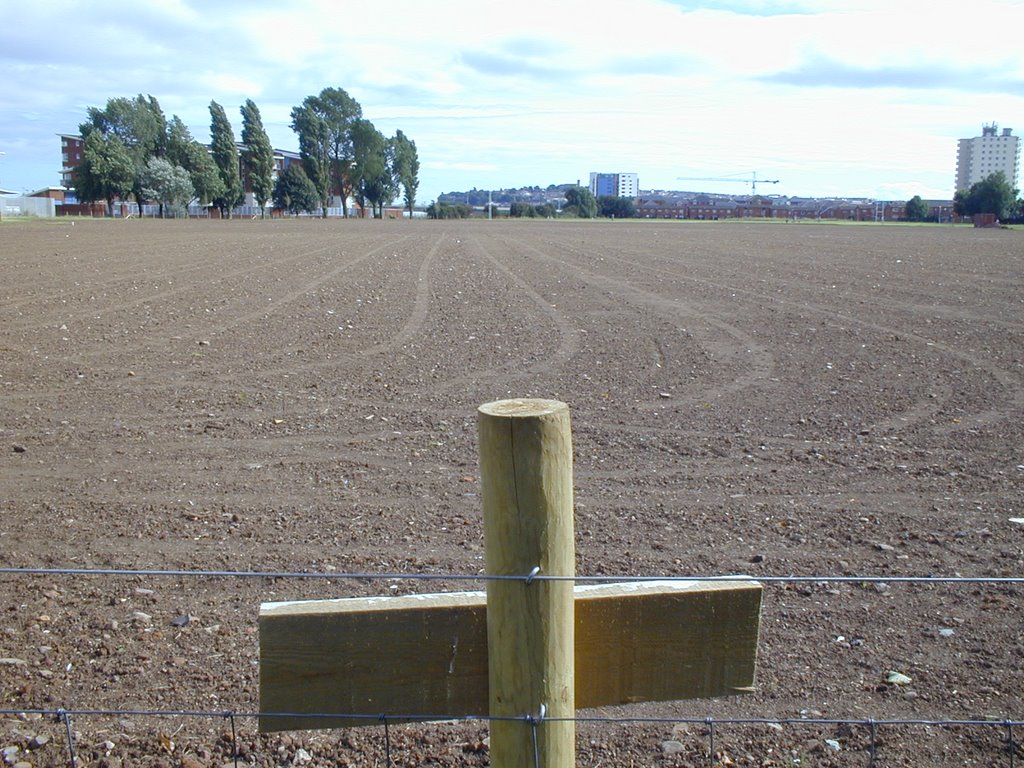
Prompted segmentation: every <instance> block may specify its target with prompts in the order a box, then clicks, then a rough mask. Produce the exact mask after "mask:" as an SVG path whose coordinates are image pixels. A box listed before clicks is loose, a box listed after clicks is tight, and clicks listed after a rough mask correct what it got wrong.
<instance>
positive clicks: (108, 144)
mask: <svg viewBox="0 0 1024 768" xmlns="http://www.w3.org/2000/svg"><path fill="white" fill-rule="evenodd" d="M135 176H136V174H135V163H133V162H132V158H131V155H130V154H129V153H128V150H127V149H126V148H125V146H124V144H123V143H122V142H121V139H119V138H118V137H117V136H104V135H103V134H102V133H100V132H99V131H93V132H91V133H89V135H88V136H86V137H85V142H84V146H83V147H82V160H81V162H80V163H79V164H78V165H77V166H75V170H74V174H73V177H72V178H73V183H74V185H75V193H76V194H77V195H78V199H79V200H81V201H82V202H85V203H92V202H95V201H97V200H103V201H105V202H106V204H107V215H108V216H111V215H113V208H114V199H115V198H120V199H122V200H123V199H125V198H127V197H128V194H129V193H130V192H131V190H132V185H133V184H134V182H135Z"/></svg>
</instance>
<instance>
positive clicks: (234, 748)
mask: <svg viewBox="0 0 1024 768" xmlns="http://www.w3.org/2000/svg"><path fill="white" fill-rule="evenodd" d="M224 716H225V717H226V718H228V719H229V720H230V721H231V761H232V762H233V763H234V765H235V768H238V729H237V727H236V726H235V713H234V712H226V713H225V714H224Z"/></svg>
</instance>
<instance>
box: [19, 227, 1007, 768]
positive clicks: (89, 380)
mask: <svg viewBox="0 0 1024 768" xmlns="http://www.w3.org/2000/svg"><path fill="white" fill-rule="evenodd" d="M0 278H2V284H0V504H2V519H0V565H2V566H4V567H6V568H13V567H17V568H28V567H44V568H117V569H190V570H194V569H201V570H246V571H316V572H331V571H334V572H346V573H349V572H357V573H390V572H403V573H410V572H411V573H430V574H475V573H478V572H480V570H481V568H482V556H483V548H482V539H483V533H482V525H481V520H480V507H479V499H478V497H477V488H478V474H477V469H476V466H477V459H476V421H475V409H476V407H477V406H478V405H480V404H481V403H484V402H487V401H490V400H495V399H501V398H505V397H510V396H540V397H550V398H557V399H562V400H565V401H566V402H568V403H569V404H570V406H571V407H572V413H573V425H574V439H575V452H576V486H577V487H576V499H577V523H576V525H577V532H576V537H577V552H578V555H577V559H578V573H579V574H581V575H588V574H589V575H593V574H629V575H648V576H656V575H665V576H679V575H712V574H727V573H737V572H740V573H744V572H745V573H751V574H753V575H754V576H765V575H774V576H784V575H792V574H800V575H813V576H819V575H820V576H822V577H826V576H839V575H855V576H883V577H892V576H897V575H908V576H927V575H936V576H953V575H962V576H976V577H1007V576H1014V577H1016V576H1022V575H1024V569H1022V567H1021V565H1022V560H1024V526H1021V525H1019V524H1017V523H1015V522H1013V521H1012V520H1011V518H1015V517H1017V516H1021V517H1024V426H1022V417H1024V239H1022V236H1021V234H1020V233H1019V232H1012V231H1002V230H986V231H981V230H972V229H961V228H913V227H902V226H894V225H887V226H835V225H832V226H826V225H820V226H819V225H797V224H792V225H781V224H779V225H758V224H739V223H718V224H676V223H651V222H645V223H625V222H614V223H597V222H594V223H579V224H573V223H560V222H549V223H529V224H527V223H522V224H519V223H515V222H513V223H505V222H493V223H489V222H460V223H445V222H327V223H325V222H320V221H312V220H311V221H299V222H294V221H286V222H280V221H275V222H272V223H271V222H249V221H245V222H237V221H236V222H167V223H164V222H148V221H147V222H90V221H79V222H75V223H74V224H73V223H72V222H70V221H58V222H54V223H43V224H10V223H4V224H3V225H2V226H0ZM392 586H396V585H395V583H394V582H381V581H376V580H368V579H362V580H345V581H332V582H325V581H314V580H299V579H291V578H275V579H241V578H194V577H156V576H101V575H73V576H72V575H24V574H5V575H3V576H2V579H0V607H2V614H0V615H2V618H0V657H2V661H0V696H2V703H0V708H2V709H4V710H6V711H7V714H5V715H4V716H3V721H2V722H0V748H4V747H17V750H9V751H8V752H7V755H9V757H10V759H9V761H8V762H17V761H18V760H22V761H25V762H26V763H27V764H30V765H34V766H45V765H67V764H68V751H69V750H68V742H67V738H66V736H65V731H64V725H63V724H62V723H61V722H58V721H57V719H56V718H55V717H54V716H53V715H52V714H43V715H36V714H33V713H32V712H31V710H46V711H48V712H52V711H53V710H55V709H58V708H65V709H73V710H124V711H131V712H132V713H131V714H119V715H109V714H95V715H91V714H77V715H75V717H74V719H73V721H72V727H73V730H74V731H75V733H76V736H77V738H76V742H75V749H76V751H77V755H78V758H79V762H80V764H81V765H86V766H107V767H108V768H114V767H116V766H129V765H131V766H136V765H141V766H179V765H181V766H189V767H190V768H194V767H195V766H221V765H223V764H230V763H232V759H231V751H232V743H231V723H230V722H229V720H228V719H226V718H218V717H183V716H175V717H167V716H163V717H152V716H147V715H144V714H140V712H141V711H145V710H160V711H167V710H188V711H212V712H232V711H234V712H240V713H252V712H254V711H256V710H257V709H258V690H257V686H258V674H259V669H258V666H257V657H258V648H257V634H256V613H257V610H258V607H259V604H260V602H261V601H263V600H281V599H296V598H303V597H321V596H355V595H369V594H376V593H381V592H384V593H387V592H389V589H390V587H392ZM474 586H477V587H478V586H479V585H474ZM465 588H467V587H466V585H465V582H454V581H442V582H440V583H438V582H422V581H403V582H400V583H398V584H397V590H394V589H390V592H391V593H395V592H396V591H397V592H398V593H406V592H417V591H439V590H447V589H453V590H458V589H465ZM1019 593H1020V587H1019V586H1015V585H1013V584H991V583H989V584H985V583H981V584H978V583H958V584H947V583H934V584H922V583H910V584H906V583H899V582H891V583H888V584H879V583H876V582H867V581H865V582H860V581H855V582H841V583H836V582H828V581H825V580H822V581H815V582H809V583H788V582H782V583H778V582H771V583H767V584H766V586H765V597H764V608H763V615H762V626H761V642H760V651H759V654H760V655H759V663H758V679H757V688H756V692H755V693H753V694H751V695H748V696H743V697H733V698H728V699H721V700H714V701H690V702H679V703H670V704H657V705H654V704H646V705H638V706H635V707H627V708H623V709H621V710H607V711H602V712H600V713H597V714H601V715H610V716H613V717H623V718H624V717H640V718H654V719H656V718H667V719H668V720H666V721H664V722H662V721H658V720H654V721H648V722H641V723H633V722H602V723H593V724H582V725H581V726H580V728H579V738H578V742H579V764H580V765H584V766H594V768H596V766H599V765H600V766H611V765H615V766H626V765H658V766H688V765H706V764H708V754H707V753H708V751H709V749H711V747H712V744H711V738H710V735H711V734H709V729H708V727H707V726H706V724H704V723H703V722H700V721H703V720H704V718H706V717H713V718H726V719H735V718H767V719H771V720H778V721H790V720H798V721H799V720H802V719H812V720H813V719H827V720H832V719H834V720H853V721H863V720H867V719H874V720H887V719H897V720H902V719H941V720H961V719H972V720H973V719H995V720H999V721H1002V720H1005V719H1020V718H1022V716H1024V708H1022V696H1024V672H1022V669H1021V667H1022V663H1021V662H1022V656H1024V622H1022V614H1021V602H1020V596H1019ZM186 616H190V617H191V621H190V622H189V623H188V624H187V625H185V626H175V624H174V623H172V622H174V620H175V619H180V618H182V617H186ZM147 617H148V618H147ZM178 623H182V622H180V621H179V622H178ZM940 630H942V631H940ZM950 630H952V632H950ZM890 671H898V672H901V673H903V674H905V675H907V676H908V677H909V678H910V679H911V682H910V683H909V684H906V685H894V684H890V683H888V682H887V681H886V679H887V675H888V673H889V672H890ZM19 713H20V714H19ZM672 718H676V719H679V720H685V719H696V720H697V721H698V722H697V723H695V724H685V723H684V724H676V723H673V722H671V719H672ZM235 725H236V726H237V729H238V734H237V744H238V749H239V752H240V754H241V758H240V759H239V764H243V765H259V766H287V765H292V764H295V765H302V764H305V765H366V766H370V765H383V764H384V761H385V758H386V754H385V744H384V733H383V729H381V728H379V727H375V728H368V729H357V730H348V731H336V732H330V731H327V732H318V733H312V732H298V733H291V734H286V735H267V736H260V735H258V734H257V733H256V724H255V721H254V720H253V718H251V717H244V716H240V717H238V718H236V722H235ZM388 735H389V737H390V740H391V748H392V755H391V756H392V758H393V760H394V761H395V763H396V764H399V765H462V764H465V765H484V764H486V763H487V750H486V744H485V742H484V739H485V737H486V727H485V726H484V725H483V724H463V725H446V724H441V725H430V726H394V727H392V728H391V729H390V732H389V734H388ZM33 737H35V741H33ZM47 738H48V739H49V741H48V742H47V743H40V742H46V740H47ZM830 741H832V742H834V743H829V742H830ZM835 746H838V747H839V749H838V751H835V750H834V749H833V747H835ZM870 746H871V741H870V738H869V729H868V728H866V727H863V726H861V725H842V724H839V725H835V724H815V723H805V724H792V723H789V722H786V723H785V724H784V725H782V727H781V728H779V727H777V726H771V725H763V724H762V725H756V726H751V725H735V724H716V726H715V729H714V743H713V749H714V753H715V755H714V760H715V761H716V764H721V765H731V764H736V765H750V766H792V765H801V766H809V765H812V766H840V765H843V766H845V765H857V766H863V765H868V764H869V759H870V754H869V749H870ZM875 747H876V762H875V764H876V765H878V766H897V765H899V766H903V765H907V766H909V765H941V766H953V765H968V764H969V765H979V764H984V765H1009V760H1010V757H1009V754H1008V744H1007V730H1006V728H1004V727H982V726H934V725H900V726H892V725H882V726H879V727H878V730H877V738H876V742H875ZM307 757H308V758H309V759H308V760H307ZM1018 757H1019V755H1018Z"/></svg>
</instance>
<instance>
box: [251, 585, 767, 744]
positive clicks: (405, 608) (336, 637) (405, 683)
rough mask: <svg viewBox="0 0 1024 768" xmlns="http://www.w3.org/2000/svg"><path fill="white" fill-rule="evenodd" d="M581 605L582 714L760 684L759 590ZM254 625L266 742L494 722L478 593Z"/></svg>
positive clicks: (675, 592) (338, 606)
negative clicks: (400, 725)
mask: <svg viewBox="0 0 1024 768" xmlns="http://www.w3.org/2000/svg"><path fill="white" fill-rule="evenodd" d="M531 586H535V584H534V585H531ZM575 595H576V600H575V605H576V609H575V625H576V626H575V632H576V645H575V649H576V650H575V666H576V674H575V698H576V706H577V707H578V708H581V709H584V708H593V707H601V706H609V705H616V704H627V703H633V702H640V701H671V700H676V699H692V698H705V697H710V696H723V695H732V694H736V693H744V692H747V691H748V690H749V689H750V688H751V687H752V686H753V684H754V666H755V659H756V653H757V635H758V624H759V615H760V606H761V586H760V584H758V583H756V582H754V581H740V582H735V581H710V582H709V581H683V582H679V581H671V582H631V583H626V584H603V585H595V586H589V585H588V586H579V587H576V589H575ZM259 628H260V711H261V712H262V713H263V714H261V716H260V730H262V731H280V730H297V729H306V728H309V729H315V728H339V727H352V726H358V725H374V724H376V723H377V721H376V720H373V719H369V720H367V719H360V718H353V717H351V715H354V714H370V715H375V714H387V715H388V716H389V717H390V716H394V718H395V719H394V720H393V721H392V722H403V721H412V720H417V719H424V718H426V717H432V718H434V719H438V720H443V719H449V718H455V717H463V716H484V715H487V714H488V712H489V703H488V682H487V679H488V671H487V608H486V598H485V593H483V592H458V593H451V594H440V595H417V596H402V597H374V598H349V599H341V600H311V601H301V602H292V603H265V604H264V605H262V606H261V608H260V616H259ZM274 713H288V714H287V715H284V714H274ZM312 713H329V714H330V715H332V716H330V717H315V716H313V715H312Z"/></svg>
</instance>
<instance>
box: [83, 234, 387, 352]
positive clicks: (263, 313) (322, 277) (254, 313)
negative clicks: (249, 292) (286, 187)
mask: <svg viewBox="0 0 1024 768" xmlns="http://www.w3.org/2000/svg"><path fill="white" fill-rule="evenodd" d="M404 239H405V238H399V239H397V240H394V241H389V242H387V243H384V244H383V245H381V246H379V247H377V248H374V249H372V250H370V251H367V252H364V253H363V254H362V255H360V256H357V257H355V258H353V259H351V260H349V261H345V262H342V263H341V264H338V265H336V266H334V267H333V268H332V269H330V270H328V271H327V272H324V273H321V274H319V275H317V276H316V277H315V278H313V279H311V280H308V281H306V282H304V283H302V284H301V285H299V286H298V287H297V288H295V289H294V290H291V291H288V292H287V293H285V294H283V295H282V296H281V297H275V298H274V301H273V302H271V303H270V305H269V306H263V305H261V306H260V308H259V309H254V310H251V311H249V312H246V313H243V314H241V315H235V316H234V317H232V318H231V320H229V321H228V322H217V320H218V318H213V320H212V322H213V327H212V328H211V329H210V330H207V331H202V330H198V329H194V330H192V331H191V334H192V335H193V336H204V337H207V338H210V339H212V338H215V337H216V336H218V335H223V334H224V333H225V332H227V331H229V330H231V329H232V328H235V327H237V326H240V325H245V324H247V323H251V322H253V321H254V320H256V319H263V318H267V317H270V316H271V315H274V314H277V313H278V312H279V311H281V310H282V309H284V308H285V307H287V306H288V305H289V304H292V303H293V302H295V301H297V300H298V299H301V298H302V297H303V296H305V295H306V294H308V293H310V292H311V291H313V290H315V289H316V288H317V287H318V286H320V285H323V284H324V283H326V282H328V281H329V280H332V279H333V278H335V277H337V276H338V275H340V274H342V273H343V272H345V271H346V270H348V269H351V268H352V267H354V266H356V265H357V264H359V263H361V262H363V261H366V260H367V259H369V258H370V257H372V256H374V255H376V254H378V253H380V252H381V251H382V250H386V249H388V248H392V247H394V246H395V245H396V244H397V243H399V242H401V241H402V240H404ZM333 247H335V246H324V247H322V248H316V249H313V250H311V251H305V252H303V253H302V254H299V255H296V256H290V257H287V258H285V259H284V260H282V261H274V262H272V263H271V264H269V265H268V266H273V267H275V268H279V267H281V266H282V265H287V264H292V263H295V262H301V261H304V260H306V259H308V258H309V257H311V256H315V255H317V254H322V253H325V252H327V251H329V250H331V248H333ZM252 274H253V273H252V270H251V269H239V270H236V271H234V272H232V273H229V274H227V275H224V276H222V277H221V278H219V279H218V282H220V281H222V280H228V279H230V278H232V277H238V276H240V275H245V276H251V275H252ZM194 288H195V286H194V285H192V286H188V287H185V288H181V289H176V290H174V291H169V292H167V293H166V294H165V296H169V295H173V294H177V293H180V292H188V291H190V290H194ZM137 303H138V302H132V304H133V305H134V304H137ZM146 303H148V302H146ZM245 303H249V302H245ZM120 309H121V307H117V308H115V309H114V310H112V311H119V310H120ZM181 336H182V334H181V333H180V332H179V331H178V330H177V328H176V327H172V328H170V329H169V330H168V332H165V333H164V334H161V335H157V336H148V337H146V340H145V341H138V342H136V343H134V344H131V345H125V346H119V347H117V353H118V354H131V353H133V352H138V351H139V350H142V349H145V348H146V347H149V346H152V345H154V344H161V343H162V344H165V345H166V344H169V343H170V342H172V341H176V340H178V339H179V338H180V337H181ZM96 356H102V357H106V358H109V357H110V350H108V349H104V348H102V347H97V348H94V349H93V350H91V351H89V352H86V353H84V354H83V355H81V356H79V357H75V358H67V359H68V360H69V361H75V360H88V359H90V358H92V357H96Z"/></svg>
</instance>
